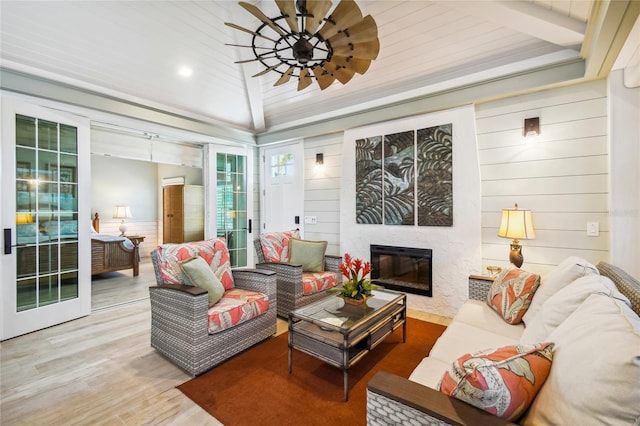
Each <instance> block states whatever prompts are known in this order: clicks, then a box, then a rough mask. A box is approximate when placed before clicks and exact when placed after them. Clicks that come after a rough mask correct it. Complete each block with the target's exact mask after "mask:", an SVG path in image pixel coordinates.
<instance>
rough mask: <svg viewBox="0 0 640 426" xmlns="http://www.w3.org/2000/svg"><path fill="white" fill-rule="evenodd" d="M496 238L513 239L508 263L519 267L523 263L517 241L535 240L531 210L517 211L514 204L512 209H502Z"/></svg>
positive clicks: (520, 248)
mask: <svg viewBox="0 0 640 426" xmlns="http://www.w3.org/2000/svg"><path fill="white" fill-rule="evenodd" d="M498 236H499V237H503V238H513V242H512V243H511V252H510V253H509V261H510V262H511V263H513V264H514V265H515V266H516V268H519V267H521V266H522V263H523V262H524V257H523V256H522V246H521V245H520V241H518V240H519V239H520V240H532V239H534V238H536V231H535V230H534V229H533V218H532V217H531V210H518V204H516V206H515V208H514V209H503V210H502V220H501V221H500V229H499V230H498Z"/></svg>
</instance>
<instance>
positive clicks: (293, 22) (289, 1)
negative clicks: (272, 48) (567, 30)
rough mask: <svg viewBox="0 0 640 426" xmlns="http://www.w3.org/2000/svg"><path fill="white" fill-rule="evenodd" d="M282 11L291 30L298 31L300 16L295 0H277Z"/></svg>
mask: <svg viewBox="0 0 640 426" xmlns="http://www.w3.org/2000/svg"><path fill="white" fill-rule="evenodd" d="M276 4H277V5H278V9H280V13H282V15H284V16H285V18H284V19H285V21H287V24H289V28H291V31H293V32H296V33H297V32H298V31H299V30H298V18H297V15H296V3H295V0H276Z"/></svg>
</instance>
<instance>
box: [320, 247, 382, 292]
mask: <svg viewBox="0 0 640 426" xmlns="http://www.w3.org/2000/svg"><path fill="white" fill-rule="evenodd" d="M340 272H342V275H343V276H344V277H345V278H347V280H346V281H344V282H343V283H342V286H340V287H334V288H330V289H329V290H327V292H328V293H338V295H339V296H340V297H342V298H343V299H344V301H345V303H349V304H352V305H360V304H363V303H364V304H366V303H367V298H369V297H373V294H372V290H375V289H376V286H375V285H374V284H372V283H371V280H370V279H369V278H367V276H368V275H369V273H370V272H371V262H363V261H362V259H353V258H352V257H351V255H350V254H349V253H346V254H345V255H344V261H343V262H342V263H341V264H340Z"/></svg>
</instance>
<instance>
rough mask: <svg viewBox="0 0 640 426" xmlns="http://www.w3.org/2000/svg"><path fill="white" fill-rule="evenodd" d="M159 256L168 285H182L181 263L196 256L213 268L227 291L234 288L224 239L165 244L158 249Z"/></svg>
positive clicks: (163, 275) (161, 270)
mask: <svg viewBox="0 0 640 426" xmlns="http://www.w3.org/2000/svg"><path fill="white" fill-rule="evenodd" d="M158 255H159V258H158V266H159V269H160V274H161V275H162V279H163V281H164V282H165V283H167V284H182V283H183V276H182V270H181V269H180V262H182V261H185V260H187V259H189V258H191V257H194V256H200V257H202V258H203V259H204V260H205V261H206V262H207V264H208V265H209V267H211V270H212V271H213V273H214V274H215V276H216V277H217V278H218V279H219V280H220V282H221V283H222V285H223V286H224V288H225V290H230V289H232V288H233V287H234V285H233V275H232V274H231V261H230V258H229V250H228V249H227V244H226V242H225V240H224V238H215V239H212V240H204V241H193V242H190V243H181V244H163V245H161V246H160V247H158Z"/></svg>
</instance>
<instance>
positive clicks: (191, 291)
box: [150, 284, 207, 296]
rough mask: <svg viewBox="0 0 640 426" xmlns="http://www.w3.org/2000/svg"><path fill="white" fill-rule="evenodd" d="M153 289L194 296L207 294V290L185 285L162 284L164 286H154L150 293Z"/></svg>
mask: <svg viewBox="0 0 640 426" xmlns="http://www.w3.org/2000/svg"><path fill="white" fill-rule="evenodd" d="M152 288H162V289H167V290H173V291H179V292H181V293H187V294H190V295H192V296H198V295H201V294H207V290H205V289H204V288H201V287H197V286H193V285H184V284H162V285H154V286H151V287H150V291H152V290H151V289H152Z"/></svg>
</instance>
